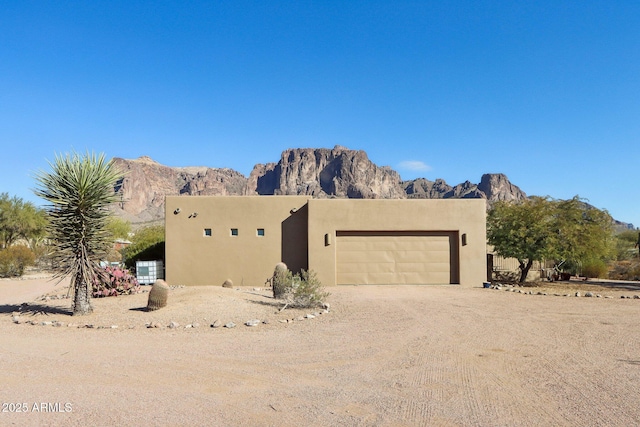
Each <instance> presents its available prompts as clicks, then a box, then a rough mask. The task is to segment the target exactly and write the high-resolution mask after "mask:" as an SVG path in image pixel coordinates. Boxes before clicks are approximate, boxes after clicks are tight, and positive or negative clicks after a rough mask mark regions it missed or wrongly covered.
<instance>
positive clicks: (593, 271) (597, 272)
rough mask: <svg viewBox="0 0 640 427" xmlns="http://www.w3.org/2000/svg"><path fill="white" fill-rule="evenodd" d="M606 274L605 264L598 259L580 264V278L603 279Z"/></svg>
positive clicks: (607, 269)
mask: <svg viewBox="0 0 640 427" xmlns="http://www.w3.org/2000/svg"><path fill="white" fill-rule="evenodd" d="M608 272H609V268H608V267H607V264H606V263H605V262H604V261H602V260H599V259H596V260H590V261H585V262H584V263H583V264H582V276H584V277H593V278H605V277H607V275H608Z"/></svg>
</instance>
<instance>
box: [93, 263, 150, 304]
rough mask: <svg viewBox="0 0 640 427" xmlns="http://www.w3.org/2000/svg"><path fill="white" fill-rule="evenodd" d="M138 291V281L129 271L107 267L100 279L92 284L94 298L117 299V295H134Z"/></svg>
mask: <svg viewBox="0 0 640 427" xmlns="http://www.w3.org/2000/svg"><path fill="white" fill-rule="evenodd" d="M139 291H140V285H139V284H138V280H137V279H136V277H135V276H134V275H133V274H131V273H130V272H129V270H127V269H123V268H120V267H109V266H107V267H105V269H104V274H103V275H102V277H99V278H97V279H96V280H95V281H94V282H93V289H92V295H93V297H94V298H100V297H114V296H115V297H117V296H118V295H128V294H135V293H138V292H139Z"/></svg>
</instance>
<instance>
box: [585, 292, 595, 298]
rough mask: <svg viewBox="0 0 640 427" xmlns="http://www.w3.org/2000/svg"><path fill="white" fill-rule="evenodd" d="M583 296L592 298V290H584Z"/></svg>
mask: <svg viewBox="0 0 640 427" xmlns="http://www.w3.org/2000/svg"><path fill="white" fill-rule="evenodd" d="M584 296H585V297H587V298H593V292H585V293H584Z"/></svg>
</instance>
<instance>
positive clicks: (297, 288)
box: [273, 269, 329, 308]
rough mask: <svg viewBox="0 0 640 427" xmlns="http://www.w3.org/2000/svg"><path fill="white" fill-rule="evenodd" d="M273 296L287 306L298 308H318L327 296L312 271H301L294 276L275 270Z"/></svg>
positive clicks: (289, 272) (282, 270) (287, 271)
mask: <svg viewBox="0 0 640 427" xmlns="http://www.w3.org/2000/svg"><path fill="white" fill-rule="evenodd" d="M273 294H274V297H275V298H280V299H283V300H284V301H285V303H286V304H287V305H290V306H292V307H299V308H311V307H319V306H321V305H322V304H323V303H324V301H325V300H326V298H327V297H328V296H329V293H328V292H325V290H324V287H323V286H322V284H321V283H320V280H318V278H317V276H316V273H315V272H314V271H305V270H302V273H301V274H295V275H294V274H293V273H291V271H289V270H284V269H276V271H275V273H274V277H273Z"/></svg>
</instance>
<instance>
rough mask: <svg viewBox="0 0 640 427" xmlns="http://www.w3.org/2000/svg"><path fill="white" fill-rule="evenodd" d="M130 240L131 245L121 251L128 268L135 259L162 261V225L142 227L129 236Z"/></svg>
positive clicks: (134, 263) (134, 262)
mask: <svg viewBox="0 0 640 427" xmlns="http://www.w3.org/2000/svg"><path fill="white" fill-rule="evenodd" d="M131 242H132V243H131V245H129V246H127V247H126V248H124V249H122V251H121V253H122V258H123V259H124V263H125V265H126V266H127V267H128V268H133V267H134V266H135V265H136V261H152V260H163V261H164V247H165V244H164V226H161V225H154V226H149V227H145V228H142V229H140V230H138V231H137V232H136V234H135V235H134V236H133V237H132V238H131Z"/></svg>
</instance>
